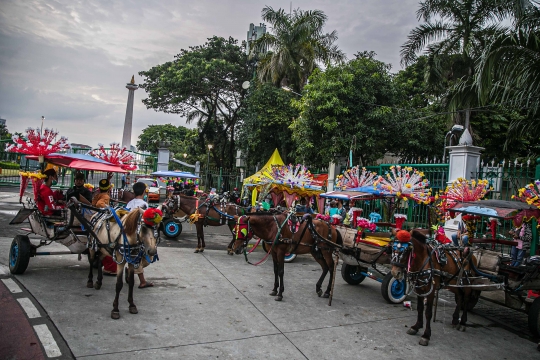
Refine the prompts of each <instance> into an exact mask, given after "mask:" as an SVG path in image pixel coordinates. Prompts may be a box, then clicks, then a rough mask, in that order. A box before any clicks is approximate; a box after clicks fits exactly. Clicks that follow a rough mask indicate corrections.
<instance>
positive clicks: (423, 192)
mask: <svg viewBox="0 0 540 360" xmlns="http://www.w3.org/2000/svg"><path fill="white" fill-rule="evenodd" d="M423 177H424V173H423V172H421V171H418V170H416V169H413V168H412V167H408V166H406V167H401V166H399V165H397V166H392V167H390V172H389V173H387V174H386V176H379V178H378V179H377V180H376V181H375V182H374V184H373V185H374V186H378V185H380V187H381V189H382V190H383V191H384V192H386V193H390V194H395V195H396V196H397V197H400V198H402V199H411V200H414V201H416V202H417V203H424V204H429V203H430V202H431V200H432V199H431V189H430V188H429V181H428V180H427V179H424V178H423Z"/></svg>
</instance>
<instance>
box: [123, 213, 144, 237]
mask: <svg viewBox="0 0 540 360" xmlns="http://www.w3.org/2000/svg"><path fill="white" fill-rule="evenodd" d="M141 211H142V210H141V209H140V208H136V209H134V210H132V211H130V212H129V214H127V215H126V217H125V220H124V232H125V233H126V235H127V236H132V235H133V234H135V231H136V230H137V225H138V224H139V215H140V213H141Z"/></svg>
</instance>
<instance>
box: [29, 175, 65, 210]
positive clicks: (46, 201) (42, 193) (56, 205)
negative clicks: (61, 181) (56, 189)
mask: <svg viewBox="0 0 540 360" xmlns="http://www.w3.org/2000/svg"><path fill="white" fill-rule="evenodd" d="M43 174H44V175H47V179H46V180H45V181H44V182H43V184H41V187H40V188H39V192H38V198H37V199H35V200H36V204H37V207H38V209H39V211H41V213H42V214H43V215H45V216H51V215H60V209H63V208H64V204H63V203H64V202H63V201H62V200H58V201H56V200H55V199H54V195H53V191H52V190H51V186H52V185H56V183H57V181H58V175H57V174H56V171H55V170H54V169H49V170H46V171H45V172H44V173H43Z"/></svg>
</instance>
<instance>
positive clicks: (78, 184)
mask: <svg viewBox="0 0 540 360" xmlns="http://www.w3.org/2000/svg"><path fill="white" fill-rule="evenodd" d="M74 181H75V185H74V186H73V187H72V188H71V189H69V190H68V191H67V195H66V197H67V199H68V200H69V199H71V197H74V198H76V199H77V200H79V201H80V202H82V203H85V204H87V205H92V193H91V192H90V190H88V189H87V188H85V187H84V174H83V173H81V172H79V173H77V174H76V175H75V180H74ZM81 195H82V196H81Z"/></svg>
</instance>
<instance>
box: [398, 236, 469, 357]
mask: <svg viewBox="0 0 540 360" xmlns="http://www.w3.org/2000/svg"><path fill="white" fill-rule="evenodd" d="M471 262H472V263H471ZM473 264H474V265H475V266H476V258H475V257H474V256H473V255H472V253H471V252H470V251H469V249H468V248H465V249H458V248H448V247H444V246H442V245H436V244H435V243H434V242H428V240H427V236H426V235H425V234H424V233H422V232H421V231H419V230H417V229H414V230H412V231H411V232H410V233H409V232H407V231H404V230H401V231H399V232H397V240H396V242H395V243H394V245H393V251H392V261H391V265H392V275H393V276H394V277H395V278H396V279H398V280H401V279H403V277H404V276H407V277H408V280H409V282H411V284H412V286H414V292H415V293H416V295H417V302H418V304H417V306H418V317H417V320H416V323H415V324H414V325H413V326H411V327H410V328H409V330H407V334H409V335H416V334H417V333H418V331H419V330H420V329H421V328H422V327H423V315H424V314H423V313H424V298H426V299H427V305H426V309H425V317H426V329H425V331H424V334H423V335H422V337H421V338H420V342H419V344H420V345H423V346H427V345H428V344H429V341H430V339H431V317H432V309H433V301H434V299H435V292H436V291H438V290H439V289H440V288H443V287H445V288H447V289H449V290H450V291H451V292H453V293H454V294H455V300H456V309H455V311H454V313H453V315H452V326H453V327H454V328H456V329H457V330H459V331H465V330H466V323H467V310H468V306H469V300H472V296H473V295H477V291H474V290H472V288H471V287H467V285H471V281H470V279H469V277H471V276H474V275H475V274H474V271H473ZM461 285H465V286H464V287H462V286H461ZM473 292H474V294H473ZM461 309H463V314H462V315H461V320H460V319H459V314H460V310H461Z"/></svg>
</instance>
